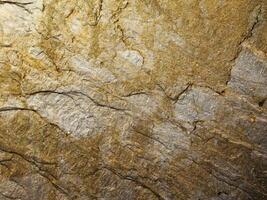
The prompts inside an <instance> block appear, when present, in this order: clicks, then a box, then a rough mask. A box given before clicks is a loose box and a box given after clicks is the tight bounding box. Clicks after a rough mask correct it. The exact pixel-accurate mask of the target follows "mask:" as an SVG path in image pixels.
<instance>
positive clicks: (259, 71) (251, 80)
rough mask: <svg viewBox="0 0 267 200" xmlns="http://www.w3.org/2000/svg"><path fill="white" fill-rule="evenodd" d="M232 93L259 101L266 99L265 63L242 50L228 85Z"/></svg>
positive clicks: (266, 62) (266, 79)
mask: <svg viewBox="0 0 267 200" xmlns="http://www.w3.org/2000/svg"><path fill="white" fill-rule="evenodd" d="M228 85H229V86H230V87H231V88H232V89H233V90H234V91H236V92H238V93H241V94H244V95H249V96H251V97H254V98H256V99H257V100H258V101H261V100H263V99H265V98H267V61H266V60H264V59H261V58H259V57H257V56H256V55H254V54H253V53H252V52H251V51H249V50H248V49H245V50H243V51H242V52H241V53H240V55H239V57H238V58H237V60H236V63H235V66H234V67H233V69H232V72H231V80H230V82H229V84H228Z"/></svg>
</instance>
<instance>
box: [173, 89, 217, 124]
mask: <svg viewBox="0 0 267 200" xmlns="http://www.w3.org/2000/svg"><path fill="white" fill-rule="evenodd" d="M220 103H221V97H220V95H219V94H217V93H216V92H214V91H212V90H211V89H209V88H204V87H193V88H192V89H191V90H189V91H187V92H186V93H184V94H183V95H182V96H181V97H180V98H179V99H178V101H177V103H176V104H175V109H174V113H175V119H176V120H178V121H186V122H195V121H202V120H203V121H205V120H214V119H215V113H216V110H217V108H218V106H219V105H220Z"/></svg>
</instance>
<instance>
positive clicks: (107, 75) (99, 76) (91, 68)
mask: <svg viewBox="0 0 267 200" xmlns="http://www.w3.org/2000/svg"><path fill="white" fill-rule="evenodd" d="M70 65H71V69H72V70H74V71H77V72H81V73H83V74H85V75H88V76H90V77H92V78H94V79H96V80H98V81H102V82H106V83H109V82H113V81H115V80H116V77H115V76H114V75H113V74H112V72H111V71H109V70H108V69H106V68H100V67H96V65H95V63H94V61H93V60H86V59H85V58H83V57H82V56H80V55H76V56H74V57H72V58H71V61H70Z"/></svg>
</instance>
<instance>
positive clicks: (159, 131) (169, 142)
mask: <svg viewBox="0 0 267 200" xmlns="http://www.w3.org/2000/svg"><path fill="white" fill-rule="evenodd" d="M153 137H154V138H156V139H157V140H159V141H161V142H162V143H164V144H165V145H166V147H167V148H168V149H169V150H171V151H174V150H176V149H179V150H181V149H184V150H188V149H189V147H190V137H189V135H187V134H186V133H185V132H183V131H182V130H181V129H179V128H178V127H176V126H174V125H173V124H171V123H169V122H166V123H161V124H157V125H155V126H154V127H153Z"/></svg>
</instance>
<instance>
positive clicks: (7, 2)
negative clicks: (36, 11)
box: [0, 1, 33, 14]
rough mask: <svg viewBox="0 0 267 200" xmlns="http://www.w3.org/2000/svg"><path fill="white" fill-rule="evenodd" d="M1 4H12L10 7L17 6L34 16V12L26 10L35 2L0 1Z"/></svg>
mask: <svg viewBox="0 0 267 200" xmlns="http://www.w3.org/2000/svg"><path fill="white" fill-rule="evenodd" d="M1 4H10V5H15V6H18V7H20V8H22V9H23V10H25V11H26V12H28V13H30V14H32V12H31V11H30V10H29V9H28V8H26V6H27V5H30V4H33V2H25V3H23V2H16V1H0V5H1Z"/></svg>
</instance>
